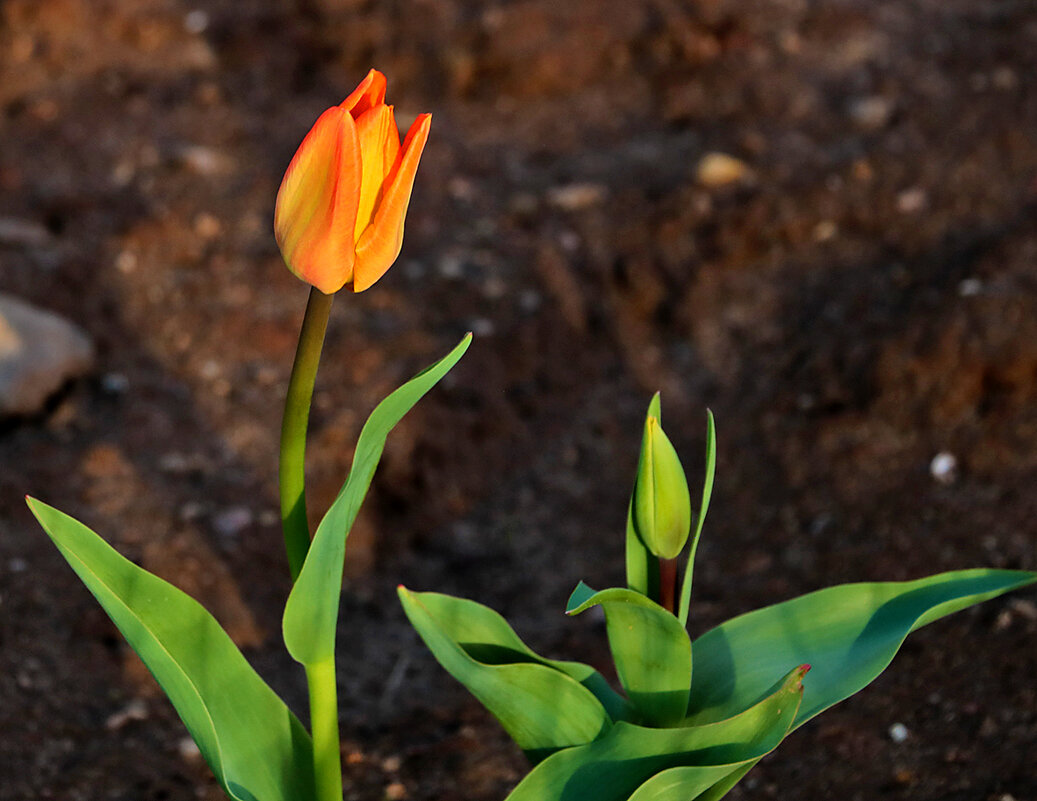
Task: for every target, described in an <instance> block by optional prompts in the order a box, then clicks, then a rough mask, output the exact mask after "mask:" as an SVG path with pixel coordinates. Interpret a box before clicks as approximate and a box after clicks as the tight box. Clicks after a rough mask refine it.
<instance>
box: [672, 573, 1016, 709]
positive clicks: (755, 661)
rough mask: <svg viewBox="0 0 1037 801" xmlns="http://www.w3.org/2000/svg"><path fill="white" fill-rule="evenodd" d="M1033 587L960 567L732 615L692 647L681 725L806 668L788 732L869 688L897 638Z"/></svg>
mask: <svg viewBox="0 0 1037 801" xmlns="http://www.w3.org/2000/svg"><path fill="white" fill-rule="evenodd" d="M1035 581H1037V573H1030V572H1024V571H1013V570H987V569H979V570H961V571H956V572H951V573H941V574H939V575H935V576H930V577H928V578H924V579H919V580H917V581H905V582H885V583H874V584H842V585H838V586H835V587H829V588H827V589H823V590H819V591H817V592H812V593H810V594H809V595H803V596H801V597H799V598H794V599H792V600H790V601H786V602H784V603H780V604H776V605H774V606H768V607H766V608H763V609H758V610H756V611H755V612H749V613H748V614H745V615H741V616H740V617H736V618H734V619H732V620H729V621H727V622H726V623H723V624H721V625H720V626H718V627H716V628H715V629H712V630H711V631H709V632H707V633H706V634H704V635H702V636H701V637H699V638H698V639H697V640H695V642H694V644H693V653H694V659H695V675H694V676H693V679H692V685H691V699H690V703H689V708H690V715H689V721H690V722H692V723H699V724H700V723H708V722H711V721H715V720H721V719H723V718H727V717H730V716H731V715H734V714H737V713H738V712H740V711H741V710H743V709H745V708H746V707H748V706H749V705H751V704H753V703H755V702H756V701H757V700H758V699H759V698H760V697H761V696H762V695H763V693H765V692H766V690H767V686H768V683H769V682H770V677H772V676H774V674H775V673H776V672H780V671H781V670H783V669H784V668H785V666H786V665H788V664H790V663H800V662H807V663H810V664H811V665H813V668H814V670H813V672H812V673H811V674H810V681H809V682H808V683H807V690H806V693H805V695H804V697H803V704H802V706H801V707H800V710H799V715H798V717H797V719H796V725H797V726H799V725H801V724H802V723H804V722H806V721H807V720H809V719H810V718H812V717H814V716H815V715H817V714H818V713H819V712H821V711H823V710H825V709H827V708H828V707H830V706H832V705H833V704H836V703H838V702H839V701H842V700H843V699H844V698H848V697H849V696H851V695H853V694H854V693H856V692H857V691H859V690H860V689H862V688H863V687H865V686H867V685H868V684H869V683H871V681H872V680H874V679H875V677H876V676H878V675H879V674H880V673H881V672H882V671H883V670H885V668H886V667H887V666H888V665H889V663H890V662H891V661H892V659H893V656H894V655H895V654H896V652H897V650H898V649H899V648H900V645H901V643H903V641H904V639H905V638H906V637H907V635H908V634H909V633H910V632H912V631H914V630H915V629H917V628H920V627H921V626H924V625H925V624H927V623H931V622H932V621H934V620H937V619H939V618H941V617H943V616H944V615H948V614H950V613H952V612H956V611H958V610H959V609H964V608H966V607H968V606H972V605H973V604H976V603H979V602H980V601H985V600H987V599H989V598H994V597H996V596H998V595H1001V594H1003V593H1006V592H1009V591H1011V590H1014V589H1017V588H1019V587H1023V586H1025V585H1027V584H1031V583H1033V582H1035Z"/></svg>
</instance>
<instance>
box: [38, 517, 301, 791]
mask: <svg viewBox="0 0 1037 801" xmlns="http://www.w3.org/2000/svg"><path fill="white" fill-rule="evenodd" d="M28 503H29V508H30V509H31V510H32V513H33V514H34V515H36V519H37V520H39V522H40V525H42V526H43V529H44V530H45V531H46V532H47V534H48V535H49V536H50V538H51V539H52V540H53V541H54V544H55V545H57V547H58V550H59V551H61V555H62V556H64V557H65V559H66V560H67V561H68V563H69V565H71V566H72V569H73V570H75V571H76V573H77V574H78V575H79V577H80V578H81V579H82V580H83V583H84V584H85V585H86V586H87V589H89V590H90V592H91V593H93V595H94V597H95V598H97V600H98V601H99V602H100V604H101V606H102V607H104V610H105V611H106V612H107V613H108V615H109V617H111V619H112V621H113V622H114V623H115V625H116V626H118V627H119V630H120V631H121V632H122V633H123V635H124V636H125V637H126V639H127V640H128V641H129V643H130V645H131V646H132V647H133V649H134V650H135V651H136V652H137V653H138V654H139V655H140V657H141V659H143V660H144V664H145V665H147V667H148V669H149V670H150V671H151V673H152V675H154V677H155V679H156V680H157V681H158V683H159V684H160V685H161V686H162V689H163V690H165V692H166V694H167V695H168V696H169V700H170V701H172V703H173V706H174V707H175V708H176V711H177V713H178V714H179V715H180V718H181V719H182V720H183V722H184V725H186V726H187V730H188V731H189V732H190V733H191V736H192V737H193V738H194V740H195V742H196V743H197V744H198V748H199V750H200V751H201V753H202V756H203V757H205V761H206V762H208V763H209V767H211V768H212V771H213V773H214V774H215V775H216V778H217V779H218V780H219V782H220V785H221V786H222V787H223V789H224V791H226V793H227V795H229V796H230V797H231V798H233V799H237V800H238V801H306V800H307V799H312V798H313V767H312V746H311V744H310V737H309V735H308V734H307V733H306V731H305V729H304V728H303V727H302V725H301V724H300V723H299V721H298V720H297V719H296V717H295V715H293V714H292V713H291V711H290V710H289V709H288V707H287V706H285V704H284V702H282V701H281V699H280V698H278V697H277V695H276V694H275V693H274V691H273V690H271V689H270V687H269V686H267V684H266V683H265V682H264V681H263V680H262V679H261V678H260V677H259V675H258V674H257V673H256V672H255V671H254V670H253V669H252V668H251V666H250V665H249V664H248V662H247V661H246V660H245V657H244V656H242V655H241V652H240V651H239V650H238V649H237V647H236V646H235V645H234V643H233V642H232V641H231V639H230V637H228V636H227V634H226V632H224V630H223V629H222V628H220V625H219V623H217V622H216V620H215V618H213V616H212V615H210V614H209V613H208V612H206V611H205V609H204V608H202V606H201V605H200V604H198V603H197V602H196V601H195V600H194V599H192V598H191V597H189V596H188V595H186V594H185V593H183V592H181V591H180V590H178V589H176V588H175V587H173V586H172V585H171V584H169V583H167V582H165V581H163V580H162V579H160V578H158V577H157V576H154V575H152V574H151V573H149V572H147V571H146V570H144V569H142V568H140V567H138V566H137V565H135V564H133V563H132V562H130V561H129V560H127V559H125V558H124V557H122V556H120V555H119V553H118V552H116V551H115V550H114V549H113V548H112V547H111V546H110V545H108V544H107V543H106V542H105V541H104V540H103V539H101V538H100V537H99V536H98V535H97V534H95V533H94V532H93V531H91V530H90V529H88V528H87V527H86V526H84V525H83V524H82V523H80V522H78V521H76V520H74V519H73V518H71V517H69V516H68V515H66V514H64V513H62V512H59V511H58V510H57V509H54V508H53V507H50V506H47V505H46V504H45V503H41V502H40V501H37V500H35V499H33V498H29V499H28Z"/></svg>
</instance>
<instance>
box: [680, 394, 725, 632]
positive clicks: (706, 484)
mask: <svg viewBox="0 0 1037 801" xmlns="http://www.w3.org/2000/svg"><path fill="white" fill-rule="evenodd" d="M716 473H717V429H716V423H715V422H714V421H713V412H711V411H710V410H709V409H706V476H705V478H704V479H703V481H702V503H700V504H699V513H698V517H696V519H695V533H694V535H693V536H692V538H691V547H690V548H688V563H687V565H686V566H685V568H684V582H683V583H682V584H681V600H680V606H679V607H678V612H677V619H678V620H680V622H681V625H682V626H686V625H688V608H689V607H690V606H691V577H692V574H693V573H694V572H695V552H696V551H698V549H699V537H701V536H702V525H703V523H705V522H706V512H708V511H709V500H710V498H712V497H713V479H714V478H716Z"/></svg>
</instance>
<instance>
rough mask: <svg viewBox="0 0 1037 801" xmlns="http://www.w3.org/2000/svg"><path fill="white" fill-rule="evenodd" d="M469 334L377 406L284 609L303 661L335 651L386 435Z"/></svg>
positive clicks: (290, 642) (295, 652)
mask: <svg viewBox="0 0 1037 801" xmlns="http://www.w3.org/2000/svg"><path fill="white" fill-rule="evenodd" d="M471 342H472V335H471V334H468V335H467V336H465V338H464V339H462V340H461V342H460V344H459V345H457V347H455V348H454V349H453V350H452V351H450V353H449V354H447V355H446V356H445V357H444V358H442V359H440V360H439V361H438V362H436V363H435V364H433V365H432V366H431V367H428V368H426V369H425V370H422V371H421V372H420V373H418V374H417V375H416V376H414V378H412V379H411V380H410V381H408V382H407V383H406V384H404V385H403V386H402V387H400V388H399V389H397V390H396V391H395V392H393V393H392V394H391V395H390V396H389V397H388V398H386V399H385V400H383V401H382V402H381V403H379V404H378V406H377V407H375V410H374V411H373V412H372V413H371V416H370V417H369V418H368V419H367V422H366V423H365V424H364V428H363V430H362V431H361V432H360V439H359V440H358V441H357V444H356V452H355V453H354V455H353V466H352V467H351V468H350V470H349V477H348V478H347V479H346V483H345V484H344V485H343V486H342V489H341V490H340V491H339V494H338V497H336V498H335V501H334V503H332V505H331V508H330V509H328V511H327V513H326V514H325V515H324V519H323V520H321V522H320V525H319V526H318V527H317V533H316V534H314V537H313V542H311V543H310V550H309V551H308V552H307V554H306V561H305V562H303V566H302V570H301V571H300V573H299V578H298V580H297V581H296V582H295V586H294V587H293V588H292V592H291V594H290V595H289V596H288V603H287V604H286V605H285V609H284V620H283V622H282V628H283V630H284V642H285V645H286V646H287V647H288V652H289V653H290V654H291V655H292V658H293V659H295V660H296V661H297V662H301V663H303V664H304V665H312V664H316V663H318V662H323V661H325V660H328V659H331V658H333V657H334V654H335V627H336V626H337V624H338V607H339V596H340V594H341V592H342V565H343V559H344V557H345V552H346V537H347V536H349V530H350V529H351V528H352V527H353V522H354V521H355V520H356V516H357V513H358V512H359V511H360V505H361V504H362V503H363V501H364V496H365V495H366V494H367V490H368V487H370V486H371V479H372V478H373V477H374V471H375V468H377V467H378V461H379V459H381V457H382V450H383V449H384V448H385V440H386V437H388V436H389V432H390V431H391V430H392V429H393V427H394V426H395V425H396V424H397V423H398V422H400V420H401V419H402V418H403V416H404V415H405V414H406V413H407V412H409V411H410V410H411V409H412V408H413V407H414V405H415V404H416V403H417V402H418V401H419V400H421V398H422V397H423V396H424V395H425V393H427V392H428V391H429V390H430V389H432V387H434V386H435V385H436V384H437V383H438V382H439V380H440V379H441V378H442V377H443V376H445V375H446V374H447V372H448V371H449V370H450V368H451V367H453V366H454V365H455V364H457V361H458V360H459V359H460V358H461V357H462V356H463V355H464V352H465V351H466V350H468V346H469V345H470V344H471Z"/></svg>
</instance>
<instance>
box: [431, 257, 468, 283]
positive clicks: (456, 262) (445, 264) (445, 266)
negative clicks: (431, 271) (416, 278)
mask: <svg viewBox="0 0 1037 801" xmlns="http://www.w3.org/2000/svg"><path fill="white" fill-rule="evenodd" d="M436 266H437V267H438V268H439V274H440V275H441V276H443V277H444V278H450V279H457V278H461V277H462V276H463V275H464V262H463V261H461V259H460V258H459V257H458V256H456V255H454V254H452V253H447V254H445V255H444V256H443V257H442V258H441V259H440V260H439V263H438V264H437V265H436Z"/></svg>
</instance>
